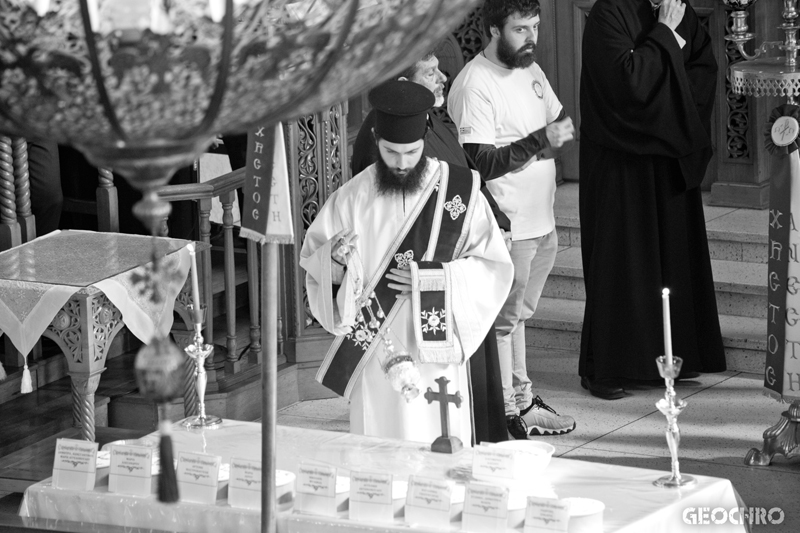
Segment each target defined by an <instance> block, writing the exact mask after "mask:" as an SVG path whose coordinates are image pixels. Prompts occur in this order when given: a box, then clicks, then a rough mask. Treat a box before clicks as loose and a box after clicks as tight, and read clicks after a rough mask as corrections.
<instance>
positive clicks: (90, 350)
mask: <svg viewBox="0 0 800 533" xmlns="http://www.w3.org/2000/svg"><path fill="white" fill-rule="evenodd" d="M123 326H124V324H123V322H122V313H120V311H119V309H117V307H116V306H115V305H114V304H112V303H111V301H110V300H109V299H108V298H107V297H106V295H105V294H103V293H102V292H100V291H99V290H94V291H92V292H90V293H88V294H87V293H84V292H83V291H79V292H77V293H75V295H73V297H72V298H70V299H69V300H68V301H67V303H66V304H64V307H63V308H62V309H61V311H59V312H58V314H56V316H55V318H54V319H53V321H52V322H51V323H50V325H49V326H48V327H47V330H46V331H45V332H44V334H43V335H44V336H45V337H48V338H50V339H52V340H53V341H55V343H56V344H58V346H59V347H60V348H61V351H62V352H63V353H64V355H65V356H66V358H67V363H68V365H69V371H68V373H69V375H70V376H71V377H72V413H73V417H72V418H73V422H74V425H75V426H76V427H80V428H81V437H82V438H83V439H86V440H91V441H94V440H95V432H94V425H95V420H94V393H95V391H97V385H98V384H99V383H100V374H101V373H102V372H103V370H105V368H106V356H107V354H108V347H109V346H110V345H111V342H112V341H113V340H114V337H116V335H117V333H119V331H120V330H121V329H122V327H123Z"/></svg>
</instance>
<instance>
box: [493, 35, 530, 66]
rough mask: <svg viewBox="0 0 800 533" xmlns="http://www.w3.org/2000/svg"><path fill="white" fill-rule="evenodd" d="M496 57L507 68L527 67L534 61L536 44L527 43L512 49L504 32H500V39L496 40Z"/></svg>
mask: <svg viewBox="0 0 800 533" xmlns="http://www.w3.org/2000/svg"><path fill="white" fill-rule="evenodd" d="M497 59H499V60H500V61H501V62H502V63H503V64H504V65H506V66H507V67H508V68H528V67H529V66H531V65H533V62H534V61H536V45H535V44H534V43H528V44H526V45H524V46H522V47H521V48H519V49H518V50H514V48H513V47H512V45H511V43H510V42H508V40H507V39H506V37H505V34H504V33H500V40H499V41H498V42H497Z"/></svg>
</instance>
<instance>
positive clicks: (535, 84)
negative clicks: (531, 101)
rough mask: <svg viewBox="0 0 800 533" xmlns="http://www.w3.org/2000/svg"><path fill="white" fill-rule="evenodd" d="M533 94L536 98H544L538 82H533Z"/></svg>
mask: <svg viewBox="0 0 800 533" xmlns="http://www.w3.org/2000/svg"><path fill="white" fill-rule="evenodd" d="M532 85H533V92H535V93H536V96H538V97H539V98H544V89H542V84H541V83H539V81H538V80H533V84H532Z"/></svg>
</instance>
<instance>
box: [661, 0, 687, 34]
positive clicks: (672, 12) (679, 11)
mask: <svg viewBox="0 0 800 533" xmlns="http://www.w3.org/2000/svg"><path fill="white" fill-rule="evenodd" d="M685 12H686V4H684V3H683V2H681V0H663V2H661V9H659V10H658V21H659V22H661V23H663V24H666V25H667V27H668V28H669V29H671V30H672V31H675V29H676V28H677V27H678V24H680V23H681V21H682V20H683V14H684V13H685Z"/></svg>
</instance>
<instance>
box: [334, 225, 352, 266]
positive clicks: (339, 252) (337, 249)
mask: <svg viewBox="0 0 800 533" xmlns="http://www.w3.org/2000/svg"><path fill="white" fill-rule="evenodd" d="M332 240H333V242H332V244H331V259H333V260H334V261H335V262H336V263H339V264H340V265H342V266H344V265H346V264H347V261H348V260H349V259H350V254H352V253H353V249H354V248H355V245H356V241H357V240H358V235H356V234H355V233H354V232H353V230H351V229H344V230H342V231H340V232H339V233H337V234H336V235H335V236H334V237H333V239H332Z"/></svg>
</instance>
